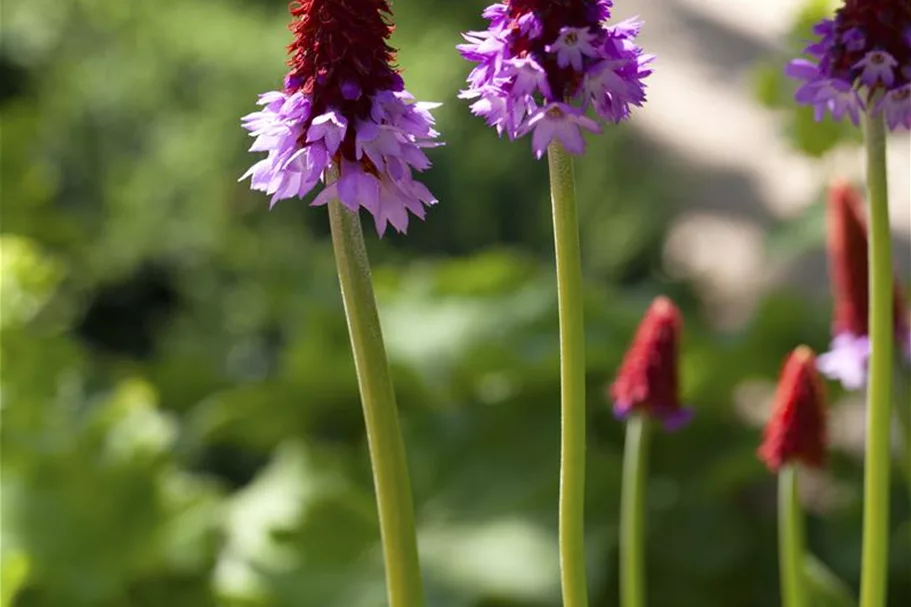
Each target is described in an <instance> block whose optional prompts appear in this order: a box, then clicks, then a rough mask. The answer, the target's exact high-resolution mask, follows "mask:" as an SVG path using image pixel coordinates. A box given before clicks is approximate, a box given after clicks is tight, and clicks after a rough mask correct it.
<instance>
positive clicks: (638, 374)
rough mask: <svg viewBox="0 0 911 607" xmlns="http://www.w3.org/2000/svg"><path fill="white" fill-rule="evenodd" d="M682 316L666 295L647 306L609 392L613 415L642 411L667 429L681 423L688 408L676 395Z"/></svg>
mask: <svg viewBox="0 0 911 607" xmlns="http://www.w3.org/2000/svg"><path fill="white" fill-rule="evenodd" d="M682 328H683V318H682V316H681V314H680V311H679V310H678V309H677V306H675V305H674V303H673V302H672V301H671V300H670V299H668V298H667V297H658V298H657V299H655V301H654V302H652V304H651V306H649V309H648V311H647V312H646V313H645V317H644V318H643V319H642V322H641V324H640V325H639V328H638V330H637V331H636V336H635V337H634V339H633V343H632V345H631V346H630V348H629V350H628V351H627V353H626V356H625V357H624V359H623V363H622V364H621V366H620V369H619V370H618V371H617V377H616V379H615V380H614V383H613V384H612V385H611V386H610V389H609V393H610V397H611V399H612V400H613V403H614V414H615V415H616V416H617V417H618V418H620V419H624V418H626V417H627V416H629V415H630V414H631V413H642V414H645V415H648V416H650V417H653V418H655V419H658V420H660V421H661V422H663V424H664V426H665V428H666V429H668V430H675V429H677V428H680V427H682V426H684V425H685V424H686V423H687V422H688V421H689V420H690V419H691V417H692V411H691V410H690V409H688V408H685V407H683V406H682V405H681V404H680V398H679V395H678V391H679V386H678V371H677V367H678V348H679V343H680V333H681V331H682Z"/></svg>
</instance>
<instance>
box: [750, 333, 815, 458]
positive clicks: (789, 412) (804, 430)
mask: <svg viewBox="0 0 911 607" xmlns="http://www.w3.org/2000/svg"><path fill="white" fill-rule="evenodd" d="M826 415H827V414H826V395H825V387H824V386H823V383H822V381H821V379H820V377H819V375H818V373H817V371H816V357H815V356H814V354H813V351H812V350H811V349H810V348H808V347H807V346H800V347H799V348H797V349H796V350H794V352H792V353H791V354H790V355H789V356H788V358H787V360H786V361H785V364H784V367H783V368H782V371H781V377H780V379H779V381H778V390H777V392H776V394H775V401H774V403H773V405H772V416H771V417H770V418H769V421H768V423H767V424H766V427H765V433H764V436H763V441H762V446H761V447H759V452H758V455H759V458H760V459H761V460H762V461H763V462H765V464H766V466H768V468H769V470H771V471H773V472H777V471H778V470H779V469H781V467H782V466H784V465H785V464H788V463H793V462H800V463H802V464H804V465H807V466H810V467H814V468H820V467H822V466H823V465H824V464H825V462H826V451H827V434H826Z"/></svg>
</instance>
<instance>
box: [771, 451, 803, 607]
mask: <svg viewBox="0 0 911 607" xmlns="http://www.w3.org/2000/svg"><path fill="white" fill-rule="evenodd" d="M778 551H779V558H778V566H779V568H780V571H781V598H782V603H781V604H782V606H783V607H805V605H806V604H807V601H806V595H805V593H804V536H803V512H802V511H801V509H800V500H799V498H798V495H797V466H796V464H788V465H786V466H785V467H783V468H782V469H781V470H780V471H779V473H778Z"/></svg>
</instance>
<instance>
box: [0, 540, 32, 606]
mask: <svg viewBox="0 0 911 607" xmlns="http://www.w3.org/2000/svg"><path fill="white" fill-rule="evenodd" d="M28 572H29V561H28V557H27V556H26V555H25V554H24V553H22V552H13V553H12V554H5V555H3V566H2V568H0V607H12V604H13V599H15V598H16V595H17V594H19V591H20V590H22V588H23V587H24V586H25V582H26V581H27V580H28Z"/></svg>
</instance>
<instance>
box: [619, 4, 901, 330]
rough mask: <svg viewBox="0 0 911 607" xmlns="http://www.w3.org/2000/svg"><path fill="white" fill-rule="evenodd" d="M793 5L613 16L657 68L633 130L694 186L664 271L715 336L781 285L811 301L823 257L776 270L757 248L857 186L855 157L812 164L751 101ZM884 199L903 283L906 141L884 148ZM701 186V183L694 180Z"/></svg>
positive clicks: (850, 151) (631, 11) (674, 8)
mask: <svg viewBox="0 0 911 607" xmlns="http://www.w3.org/2000/svg"><path fill="white" fill-rule="evenodd" d="M800 6H801V1H800V0H764V1H762V2H760V1H757V0H639V1H637V2H624V1H622V0H621V1H620V2H617V6H616V10H615V15H616V16H618V17H628V16H632V15H636V14H638V15H639V16H640V17H641V18H642V19H643V20H644V21H645V27H644V29H643V32H642V43H643V46H644V47H645V48H647V49H648V50H649V52H652V53H654V54H655V55H657V56H658V59H657V62H656V64H655V68H656V69H655V73H654V74H653V75H652V76H651V77H650V79H649V101H648V111H644V112H641V113H639V114H638V115H637V117H636V124H637V126H638V127H639V128H640V129H643V130H644V131H645V132H646V133H647V135H648V136H649V137H651V138H653V139H654V140H655V142H656V143H658V144H659V145H660V146H662V147H663V148H665V149H669V150H671V151H673V152H675V153H676V154H677V155H679V156H680V157H681V158H684V159H685V162H686V164H687V168H691V169H694V173H695V174H697V175H699V176H700V179H699V180H697V181H695V182H694V183H690V184H688V187H687V188H685V189H682V190H681V191H685V192H686V195H687V196H688V198H689V199H688V200H683V201H681V203H682V205H681V206H682V207H683V208H684V209H685V210H684V212H683V213H682V214H681V216H680V217H679V219H678V220H677V222H676V225H675V226H674V228H673V230H672V232H671V236H670V238H669V239H668V242H667V245H666V256H667V258H668V263H669V266H670V267H671V268H672V270H673V271H675V272H676V273H678V274H679V275H684V276H687V277H689V278H692V279H695V280H696V281H697V282H698V283H699V284H700V285H701V287H702V289H703V291H704V292H705V295H706V297H707V301H709V303H710V305H711V306H712V307H713V308H715V311H716V312H717V318H718V319H719V323H720V324H722V325H731V324H737V323H738V322H740V321H742V320H743V319H745V318H746V317H747V316H748V315H749V313H750V311H751V310H752V303H753V302H754V301H755V300H756V296H757V295H758V294H759V293H761V292H762V291H764V290H765V289H768V288H769V287H770V286H775V285H780V284H786V285H788V286H793V287H794V288H799V289H801V291H802V292H806V293H807V294H808V295H814V296H817V295H822V294H823V293H825V292H826V289H827V281H826V273H825V259H824V256H823V255H815V256H814V255H808V256H807V258H806V259H800V260H797V262H795V263H793V264H788V266H787V267H782V265H781V264H777V263H773V262H772V261H771V260H770V259H769V258H768V256H767V255H766V254H765V250H764V246H765V245H764V242H765V238H766V234H767V232H768V230H769V228H770V226H771V225H772V224H773V223H775V222H777V221H780V220H782V219H787V218H788V217H793V216H797V215H799V214H800V213H801V212H802V211H803V210H804V209H805V208H806V206H807V205H809V204H810V203H812V202H813V201H814V200H815V199H817V198H818V196H819V193H820V191H821V188H822V187H823V186H824V185H825V184H826V183H827V182H828V181H829V180H830V179H831V178H833V177H835V176H842V177H847V178H849V179H852V180H860V179H862V178H863V151H862V150H861V149H860V148H854V147H847V148H842V149H838V150H836V151H834V152H833V153H831V154H829V155H828V156H827V157H826V158H824V159H821V160H813V159H809V158H806V157H804V156H802V155H800V154H799V153H798V152H797V151H795V150H793V149H791V148H790V147H789V145H788V142H787V141H786V140H785V139H784V138H783V137H782V133H781V129H782V117H781V116H780V115H777V114H776V113H775V112H772V111H767V110H764V109H763V108H761V107H760V106H759V105H758V104H757V103H756V101H755V100H754V99H753V97H752V86H751V80H750V79H751V74H752V70H753V68H754V66H755V65H756V63H757V62H758V61H761V60H762V59H764V58H767V57H768V56H769V54H770V53H773V52H775V51H776V50H779V49H781V48H783V47H784V44H785V38H786V35H787V31H788V29H789V27H790V26H791V24H792V23H793V21H794V16H795V14H796V12H797V11H798V10H799V8H800ZM889 160H890V165H891V167H890V169H891V170H890V179H891V183H890V194H891V206H892V220H893V224H894V227H895V233H896V247H895V250H896V261H897V264H898V267H899V272H900V275H901V276H902V277H903V278H907V277H911V248H909V239H911V139H909V136H908V134H907V133H904V134H902V135H898V136H894V137H893V138H892V140H891V142H890V149H889ZM703 176H704V178H703Z"/></svg>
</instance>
